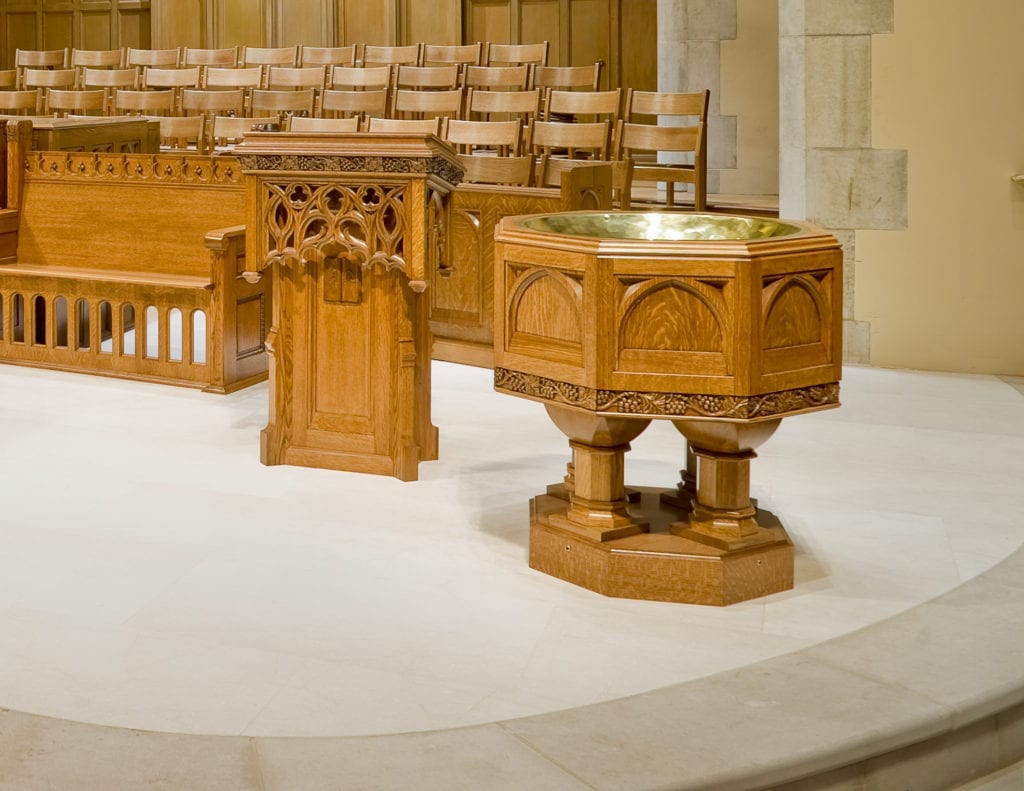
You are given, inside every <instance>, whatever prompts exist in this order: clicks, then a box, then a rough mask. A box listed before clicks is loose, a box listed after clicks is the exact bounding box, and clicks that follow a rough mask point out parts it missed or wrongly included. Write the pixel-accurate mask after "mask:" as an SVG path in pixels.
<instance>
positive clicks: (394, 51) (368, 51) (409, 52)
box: [363, 44, 423, 66]
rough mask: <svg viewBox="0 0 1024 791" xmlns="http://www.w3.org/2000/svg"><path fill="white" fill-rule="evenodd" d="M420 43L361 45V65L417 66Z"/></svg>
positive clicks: (419, 56)
mask: <svg viewBox="0 0 1024 791" xmlns="http://www.w3.org/2000/svg"><path fill="white" fill-rule="evenodd" d="M422 46H423V45H422V44H407V45H405V46H398V47H390V46H379V45H376V44H364V45H363V66H400V65H405V66H418V65H419V63H420V58H421V50H422Z"/></svg>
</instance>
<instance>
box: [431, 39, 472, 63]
mask: <svg viewBox="0 0 1024 791" xmlns="http://www.w3.org/2000/svg"><path fill="white" fill-rule="evenodd" d="M483 61H484V45H483V44H482V43H481V42H479V41H478V42H476V44H457V45H451V44H424V45H423V59H422V63H423V65H424V66H479V65H481V64H482V63H483Z"/></svg>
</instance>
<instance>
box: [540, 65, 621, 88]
mask: <svg viewBox="0 0 1024 791" xmlns="http://www.w3.org/2000/svg"><path fill="white" fill-rule="evenodd" d="M603 69H604V61H603V60H599V61H595V63H594V65H593V66H534V67H533V87H534V88H540V89H541V90H542V91H544V92H545V93H546V92H547V91H552V90H557V91H571V90H573V89H574V88H581V89H582V90H585V91H597V90H600V89H601V72H602V70H603Z"/></svg>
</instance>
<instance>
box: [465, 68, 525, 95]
mask: <svg viewBox="0 0 1024 791" xmlns="http://www.w3.org/2000/svg"><path fill="white" fill-rule="evenodd" d="M463 84H464V85H465V86H466V87H467V88H485V89H488V90H494V89H496V88H498V89H503V90H509V91H525V90H526V89H527V88H529V87H530V69H529V67H528V66H467V67H466V71H465V76H464V77H463Z"/></svg>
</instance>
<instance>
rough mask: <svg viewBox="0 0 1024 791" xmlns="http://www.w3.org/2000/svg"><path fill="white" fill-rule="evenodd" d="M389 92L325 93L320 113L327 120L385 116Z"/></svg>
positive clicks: (321, 99) (322, 97) (334, 91)
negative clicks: (345, 117) (349, 116)
mask: <svg viewBox="0 0 1024 791" xmlns="http://www.w3.org/2000/svg"><path fill="white" fill-rule="evenodd" d="M387 111H388V91H387V90H379V91H336V90H329V91H324V92H323V95H322V96H321V97H320V113H321V115H323V116H324V117H325V118H332V117H339V116H342V117H343V116H348V115H354V116H356V117H364V116H369V115H385V114H386V113H387Z"/></svg>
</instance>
